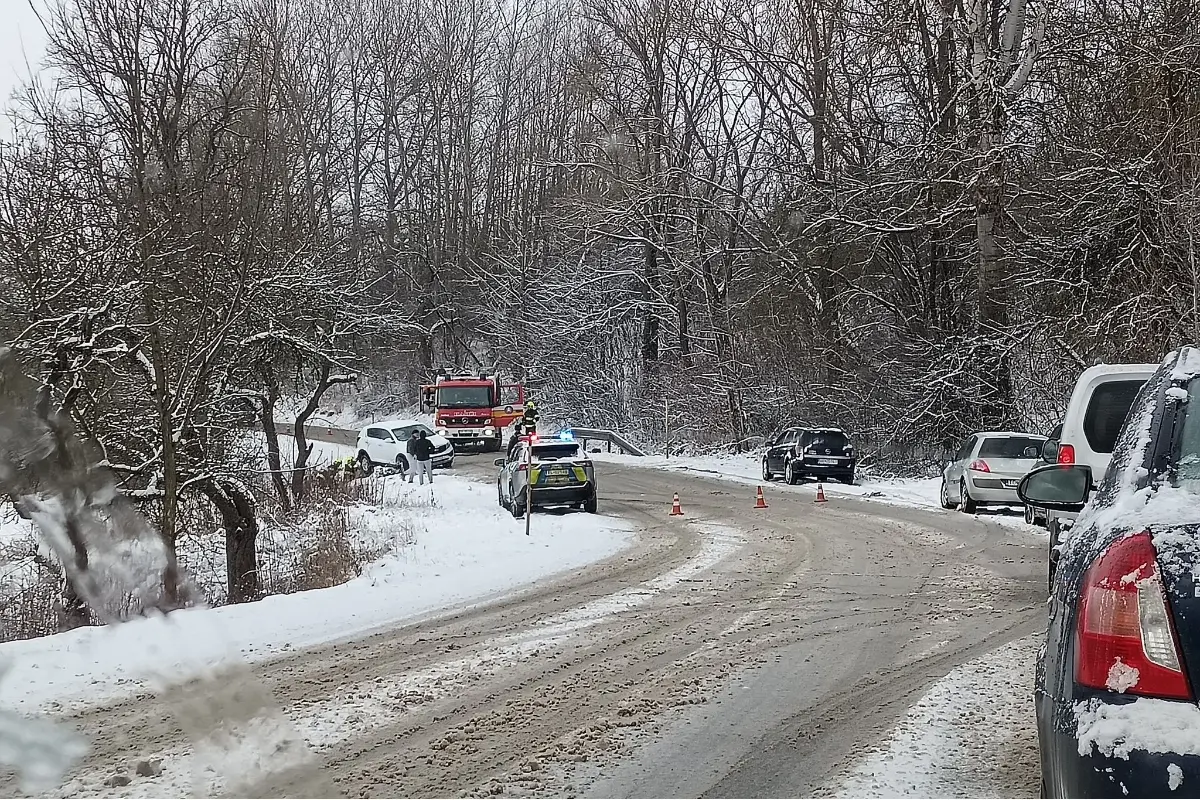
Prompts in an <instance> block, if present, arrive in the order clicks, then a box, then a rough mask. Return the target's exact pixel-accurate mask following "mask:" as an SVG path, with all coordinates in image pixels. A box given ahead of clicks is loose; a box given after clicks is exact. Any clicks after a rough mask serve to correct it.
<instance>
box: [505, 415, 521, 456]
mask: <svg viewBox="0 0 1200 800" xmlns="http://www.w3.org/2000/svg"><path fill="white" fill-rule="evenodd" d="M524 435H525V431H524V427H523V426H522V425H521V418H520V417H517V419H516V420H514V421H513V432H512V436H511V437H509V440H508V457H509V458H512V454H513V450H516V449H517V445H519V444H520V443H521V437H522V436H524Z"/></svg>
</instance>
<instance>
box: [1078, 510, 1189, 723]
mask: <svg viewBox="0 0 1200 800" xmlns="http://www.w3.org/2000/svg"><path fill="white" fill-rule="evenodd" d="M1076 635H1077V639H1076V643H1077V646H1076V654H1075V680H1076V682H1077V683H1079V684H1081V685H1083V686H1088V687H1090V688H1093V689H1109V690H1112V691H1120V692H1128V693H1129V694H1136V695H1145V696H1149V697H1163V698H1172V699H1176V700H1190V699H1191V697H1192V691H1191V689H1190V687H1189V686H1188V681H1187V677H1186V676H1184V674H1183V670H1182V668H1181V663H1182V659H1181V658H1180V655H1179V645H1178V644H1177V643H1176V640H1175V631H1174V628H1172V626H1171V617H1170V614H1169V613H1168V612H1167V599H1166V595H1165V594H1164V592H1163V584H1162V579H1161V578H1159V575H1158V564H1157V562H1156V559H1155V554H1154V544H1153V542H1152V541H1151V539H1150V533H1149V532H1144V533H1139V534H1137V535H1136V536H1130V537H1128V538H1126V539H1122V540H1120V541H1118V542H1116V543H1115V544H1114V545H1113V546H1112V547H1110V548H1108V550H1107V551H1106V552H1105V553H1104V555H1102V556H1101V557H1100V558H1099V559H1097V560H1096V562H1095V563H1094V564H1092V566H1091V567H1090V568H1089V569H1088V571H1087V574H1086V575H1085V576H1084V579H1083V591H1082V594H1081V596H1080V603H1079V625H1078V630H1077V634H1076Z"/></svg>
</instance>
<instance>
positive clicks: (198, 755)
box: [58, 522, 745, 797]
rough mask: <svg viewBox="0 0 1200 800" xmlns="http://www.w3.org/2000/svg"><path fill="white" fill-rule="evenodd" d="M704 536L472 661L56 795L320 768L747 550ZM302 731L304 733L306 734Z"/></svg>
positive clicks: (244, 779) (300, 707) (157, 789)
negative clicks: (676, 559) (156, 771)
mask: <svg viewBox="0 0 1200 800" xmlns="http://www.w3.org/2000/svg"><path fill="white" fill-rule="evenodd" d="M686 524H688V525H689V526H692V527H693V528H695V529H697V530H698V532H699V534H700V548H699V551H698V552H697V553H696V554H695V555H694V556H692V557H691V558H689V559H688V560H687V561H685V562H684V563H683V564H681V565H680V566H678V567H675V568H674V569H671V570H669V571H667V572H665V573H663V574H661V575H659V576H657V577H655V578H652V579H650V580H648V581H645V582H643V583H641V584H639V585H638V586H635V587H630V588H627V589H623V590H621V591H618V592H614V593H611V594H609V595H606V596H604V597H601V598H598V599H596V600H592V601H590V602H587V603H584V604H583V605H581V606H577V607H576V608H573V609H570V610H568V611H564V612H561V613H558V614H553V615H551V616H548V617H546V618H544V619H542V620H540V621H538V622H537V623H535V624H534V625H532V626H530V627H528V628H526V629H524V630H522V631H519V632H516V633H511V634H505V635H502V636H496V637H493V638H491V639H488V640H486V641H484V642H482V643H480V644H479V645H477V646H475V647H472V648H471V650H472V653H471V654H469V655H465V656H462V657H459V658H455V659H452V660H449V661H443V662H439V663H437V664H434V665H432V666H429V667H427V668H424V669H418V670H414V671H409V672H406V673H403V674H401V675H398V676H396V677H395V678H394V679H380V678H376V679H374V680H368V681H363V682H360V683H356V684H351V685H343V686H338V687H336V689H334V691H333V692H332V693H331V695H327V696H325V697H322V698H315V699H312V700H309V701H301V702H299V703H296V704H294V705H293V706H291V707H290V708H288V709H286V710H284V711H283V712H282V713H281V712H279V711H277V710H276V708H275V707H274V706H273V705H264V706H263V707H262V709H261V710H262V711H263V712H264V713H261V714H255V715H252V716H249V717H245V718H241V719H235V720H232V721H230V720H224V721H222V722H221V723H218V724H216V725H215V726H214V728H213V729H212V730H211V731H209V732H208V733H207V734H206V735H204V736H202V737H200V738H198V740H197V741H196V742H195V744H194V745H191V746H175V747H170V748H167V749H164V750H161V751H157V752H154V753H151V754H148V755H146V756H144V758H145V759H146V760H148V761H149V760H156V761H161V762H162V763H164V764H167V765H169V771H164V773H163V774H162V775H160V776H157V777H147V778H144V779H140V780H138V781H137V782H136V783H134V784H130V785H129V786H124V787H110V786H106V785H105V782H106V780H108V779H109V778H110V776H111V775H112V773H111V771H109V770H103V771H100V770H93V771H91V772H89V773H86V774H84V775H81V776H78V777H76V778H74V779H73V780H72V781H71V782H70V783H69V784H67V785H66V786H64V787H62V794H61V795H58V796H62V797H71V796H75V795H88V796H101V797H166V796H181V795H184V794H192V795H198V796H209V797H211V796H216V795H219V794H225V793H229V792H236V791H237V790H238V788H240V787H242V786H251V785H253V784H255V783H257V782H260V781H263V780H264V779H266V778H268V777H269V775H270V774H272V773H274V772H284V771H289V770H296V769H298V768H301V767H303V766H305V765H307V764H315V763H316V757H315V753H320V752H322V751H328V750H330V749H332V748H334V747H336V746H338V745H341V744H344V743H346V742H349V741H353V740H355V739H359V738H362V737H364V736H367V735H369V734H370V733H371V732H372V731H374V730H377V729H379V728H383V727H385V726H390V725H396V724H397V723H398V722H400V721H401V720H402V718H403V716H404V715H405V713H407V712H409V711H411V710H413V709H414V708H415V707H419V706H423V705H425V704H428V703H431V702H435V701H438V700H443V699H446V698H449V697H452V696H454V695H455V694H456V693H457V692H459V691H461V690H462V689H463V688H464V687H466V686H468V685H470V684H471V683H474V682H476V681H479V680H482V679H484V678H488V677H494V676H497V675H500V674H502V673H503V672H504V671H505V670H506V669H508V668H509V667H511V665H512V664H514V663H515V662H519V661H521V660H524V659H528V658H531V657H535V656H536V655H538V654H539V653H541V652H542V651H544V650H546V649H549V648H554V647H558V646H561V645H564V644H566V643H567V642H568V641H569V640H571V639H573V638H574V637H576V636H577V635H579V634H581V633H583V632H585V631H587V630H588V629H590V628H593V627H596V626H599V625H602V624H605V623H607V622H610V621H612V620H614V619H616V618H618V617H619V616H620V615H621V614H622V613H624V612H626V611H631V610H633V609H636V608H638V607H640V606H643V605H645V604H647V603H649V602H650V601H651V600H653V599H654V598H656V597H658V596H660V595H662V594H664V593H666V592H669V591H671V590H672V589H674V588H676V587H678V586H679V585H680V584H682V583H684V582H685V581H688V580H690V579H692V578H694V577H695V576H697V575H699V574H701V573H703V572H705V571H707V570H710V569H712V568H713V567H715V566H716V565H718V564H719V563H721V562H722V561H723V560H725V559H726V558H728V557H729V556H731V555H733V554H734V553H736V552H737V551H738V550H739V549H740V548H741V547H742V546H743V545H744V544H745V538H744V537H743V536H742V535H740V534H739V533H737V532H736V531H734V530H733V529H730V528H725V527H722V526H717V525H711V524H709V525H705V524H702V523H695V522H689V523H686ZM301 731H303V734H301V733H300V732H301Z"/></svg>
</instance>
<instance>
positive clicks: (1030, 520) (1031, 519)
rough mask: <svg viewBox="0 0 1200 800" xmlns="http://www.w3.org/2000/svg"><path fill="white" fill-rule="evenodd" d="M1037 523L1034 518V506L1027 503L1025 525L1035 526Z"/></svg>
mask: <svg viewBox="0 0 1200 800" xmlns="http://www.w3.org/2000/svg"><path fill="white" fill-rule="evenodd" d="M1035 521H1036V520H1035V518H1034V516H1033V506H1031V505H1029V504H1028V503H1026V504H1025V524H1026V525H1032V524H1034V522H1035Z"/></svg>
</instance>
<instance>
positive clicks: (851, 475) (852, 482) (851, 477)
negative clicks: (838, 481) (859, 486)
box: [842, 473, 854, 486]
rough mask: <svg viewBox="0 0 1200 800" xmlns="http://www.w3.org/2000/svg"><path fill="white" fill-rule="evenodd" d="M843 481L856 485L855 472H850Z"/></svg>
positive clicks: (849, 484) (848, 484)
mask: <svg viewBox="0 0 1200 800" xmlns="http://www.w3.org/2000/svg"><path fill="white" fill-rule="evenodd" d="M842 483H844V484H846V485H847V486H853V485H854V473H850V474H849V475H847V476H846V477H844V478H842Z"/></svg>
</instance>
